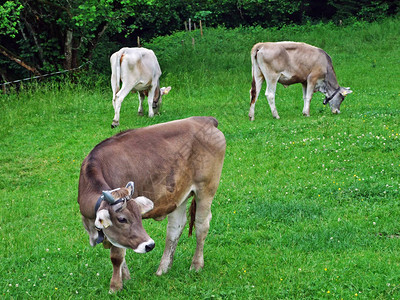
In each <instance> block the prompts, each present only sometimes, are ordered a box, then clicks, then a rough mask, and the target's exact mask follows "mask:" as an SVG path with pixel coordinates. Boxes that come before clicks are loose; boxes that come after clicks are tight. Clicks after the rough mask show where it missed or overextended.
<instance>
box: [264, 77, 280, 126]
mask: <svg viewBox="0 0 400 300" xmlns="http://www.w3.org/2000/svg"><path fill="white" fill-rule="evenodd" d="M277 83H278V77H271V78H267V89H266V91H265V96H266V97H267V99H268V104H269V107H270V108H271V113H272V116H273V117H274V118H275V119H280V117H279V115H278V111H277V110H276V106H275V92H276V85H277Z"/></svg>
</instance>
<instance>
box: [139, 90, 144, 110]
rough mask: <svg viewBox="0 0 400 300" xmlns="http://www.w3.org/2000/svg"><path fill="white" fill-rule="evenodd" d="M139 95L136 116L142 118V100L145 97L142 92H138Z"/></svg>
mask: <svg viewBox="0 0 400 300" xmlns="http://www.w3.org/2000/svg"><path fill="white" fill-rule="evenodd" d="M138 95H139V109H138V115H139V116H143V100H144V98H145V95H144V94H143V93H142V92H138Z"/></svg>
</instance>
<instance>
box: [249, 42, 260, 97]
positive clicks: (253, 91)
mask: <svg viewBox="0 0 400 300" xmlns="http://www.w3.org/2000/svg"><path fill="white" fill-rule="evenodd" d="M260 47H261V45H260V44H256V45H255V46H254V47H253V49H251V67H252V68H251V69H252V70H251V73H252V77H253V78H252V82H251V90H250V95H251V101H250V104H253V103H254V102H255V101H256V95H257V90H256V89H257V87H256V79H255V77H254V70H256V68H258V63H257V54H258V51H259V50H260Z"/></svg>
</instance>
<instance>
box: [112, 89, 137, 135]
mask: <svg viewBox="0 0 400 300" xmlns="http://www.w3.org/2000/svg"><path fill="white" fill-rule="evenodd" d="M132 87H133V86H131V85H127V84H122V88H121V90H120V91H119V92H118V93H117V95H116V96H115V98H114V99H113V106H114V112H115V115H114V119H113V122H112V124H111V128H115V127H117V126H118V125H119V112H120V110H121V104H122V101H124V99H125V97H126V96H127V95H128V94H129V92H130V90H131V89H132Z"/></svg>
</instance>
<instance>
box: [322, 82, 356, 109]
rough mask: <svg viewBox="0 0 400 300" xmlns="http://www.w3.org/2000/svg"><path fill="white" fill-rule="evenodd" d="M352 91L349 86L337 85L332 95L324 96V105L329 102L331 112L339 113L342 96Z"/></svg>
mask: <svg viewBox="0 0 400 300" xmlns="http://www.w3.org/2000/svg"><path fill="white" fill-rule="evenodd" d="M352 92H353V91H352V90H351V89H350V88H345V87H339V88H338V89H337V90H336V91H335V92H334V93H333V94H332V96H330V97H326V98H325V100H324V105H326V104H327V103H329V106H330V108H331V111H332V113H334V114H340V104H342V102H343V100H344V97H346V95H348V94H351V93H352Z"/></svg>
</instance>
